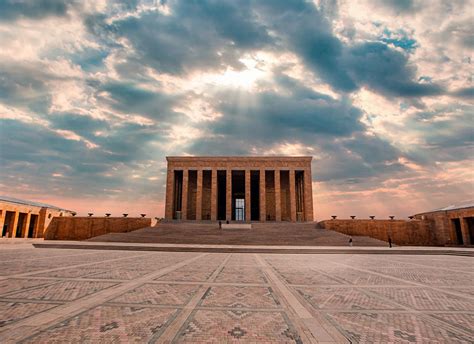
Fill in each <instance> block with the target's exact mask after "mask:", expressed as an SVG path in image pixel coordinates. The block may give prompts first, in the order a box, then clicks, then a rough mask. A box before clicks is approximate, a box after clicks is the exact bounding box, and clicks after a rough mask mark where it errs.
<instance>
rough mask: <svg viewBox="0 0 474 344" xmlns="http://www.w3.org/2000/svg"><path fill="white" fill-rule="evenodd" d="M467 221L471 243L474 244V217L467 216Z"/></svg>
mask: <svg viewBox="0 0 474 344" xmlns="http://www.w3.org/2000/svg"><path fill="white" fill-rule="evenodd" d="M465 221H466V224H467V231H468V232H469V244H470V245H474V217H466V218H465Z"/></svg>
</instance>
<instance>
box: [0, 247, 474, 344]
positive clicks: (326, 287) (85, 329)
mask: <svg viewBox="0 0 474 344" xmlns="http://www.w3.org/2000/svg"><path fill="white" fill-rule="evenodd" d="M12 246H15V247H12ZM0 259H1V261H2V269H1V270H0V343H10V342H11V343H16V342H22V343H63V342H67V343H318V342H328V343H473V342H474V264H473V263H474V259H473V258H470V257H462V256H448V255H444V256H442V255H438V256H436V255H430V256H427V255H383V254H374V255H361V254H356V255H350V254H346V255H343V254H301V255H298V254H253V253H233V254H227V253H186V252H133V251H105V250H104V251H100V250H65V249H34V248H32V247H31V246H30V245H27V244H18V245H7V244H0ZM3 267H4V268H3Z"/></svg>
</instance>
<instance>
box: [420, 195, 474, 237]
mask: <svg viewBox="0 0 474 344" xmlns="http://www.w3.org/2000/svg"><path fill="white" fill-rule="evenodd" d="M414 217H415V219H419V220H425V221H428V222H429V223H430V227H431V230H432V232H433V234H434V235H435V236H436V242H437V243H438V244H440V245H474V201H469V202H464V203H462V204H457V205H451V206H448V207H445V208H441V209H436V210H432V211H429V212H426V213H420V214H416V215H414Z"/></svg>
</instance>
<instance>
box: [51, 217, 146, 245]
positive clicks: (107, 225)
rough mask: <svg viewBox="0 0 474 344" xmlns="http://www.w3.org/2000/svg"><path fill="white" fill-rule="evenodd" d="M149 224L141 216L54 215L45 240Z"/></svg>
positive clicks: (122, 231) (123, 230)
mask: <svg viewBox="0 0 474 344" xmlns="http://www.w3.org/2000/svg"><path fill="white" fill-rule="evenodd" d="M150 226H151V219H150V218H143V217H54V218H53V220H52V221H51V223H50V225H49V227H48V229H47V230H46V232H45V233H44V238H45V240H85V239H89V238H92V237H95V236H98V235H103V234H107V233H124V232H130V231H134V230H137V229H140V228H144V227H150Z"/></svg>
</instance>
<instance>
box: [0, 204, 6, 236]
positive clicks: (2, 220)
mask: <svg viewBox="0 0 474 344" xmlns="http://www.w3.org/2000/svg"><path fill="white" fill-rule="evenodd" d="M6 216H7V210H6V209H4V210H3V211H2V214H1V217H0V238H1V235H2V234H3V226H5V217H6Z"/></svg>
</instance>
